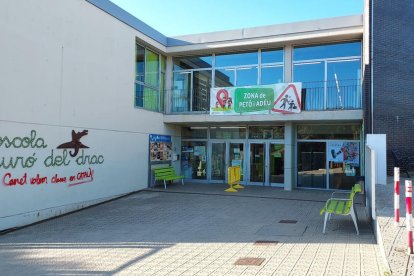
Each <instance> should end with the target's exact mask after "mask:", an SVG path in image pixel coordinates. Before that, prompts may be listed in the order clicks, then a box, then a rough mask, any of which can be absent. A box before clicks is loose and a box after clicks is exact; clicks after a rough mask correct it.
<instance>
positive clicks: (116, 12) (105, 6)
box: [86, 0, 167, 46]
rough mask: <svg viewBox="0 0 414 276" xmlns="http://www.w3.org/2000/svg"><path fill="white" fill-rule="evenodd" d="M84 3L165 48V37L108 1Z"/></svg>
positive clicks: (100, 0) (99, 0) (97, 0)
mask: <svg viewBox="0 0 414 276" xmlns="http://www.w3.org/2000/svg"><path fill="white" fill-rule="evenodd" d="M86 1H87V2H89V3H90V4H92V5H94V6H95V7H97V8H99V9H101V10H102V11H104V12H106V13H107V14H109V15H111V16H113V17H115V18H116V19H118V20H119V21H121V22H123V23H125V24H126V25H128V26H130V27H131V28H133V29H135V30H137V31H138V32H140V33H143V34H144V35H146V36H148V37H149V38H152V39H153V40H155V41H156V42H158V43H161V44H162V45H164V46H167V37H166V36H165V35H163V34H162V33H160V32H159V31H157V30H155V29H154V28H152V27H151V26H149V25H148V24H146V23H144V22H143V21H141V20H139V19H138V18H136V17H135V16H133V15H132V14H130V13H129V12H127V11H125V10H124V9H122V8H120V7H119V6H117V5H115V4H114V3H112V2H111V1H109V0H86Z"/></svg>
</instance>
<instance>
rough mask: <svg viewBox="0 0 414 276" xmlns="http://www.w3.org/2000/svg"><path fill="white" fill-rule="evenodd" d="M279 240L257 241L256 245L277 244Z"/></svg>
mask: <svg viewBox="0 0 414 276" xmlns="http://www.w3.org/2000/svg"><path fill="white" fill-rule="evenodd" d="M278 243H279V241H256V242H255V243H254V245H276V244H278Z"/></svg>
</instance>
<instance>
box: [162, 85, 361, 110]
mask: <svg viewBox="0 0 414 276" xmlns="http://www.w3.org/2000/svg"><path fill="white" fill-rule="evenodd" d="M165 94H166V95H170V97H171V98H170V100H169V104H170V107H169V108H166V109H165V110H166V113H167V114H179V113H184V114H192V113H209V112H210V91H208V90H206V89H198V90H192V91H191V90H171V91H168V93H165ZM361 97H362V94H361V81H360V80H359V79H348V80H339V81H335V80H333V81H318V82H302V91H301V99H302V101H301V106H302V111H321V110H352V109H361ZM167 102H168V100H167V99H166V103H167Z"/></svg>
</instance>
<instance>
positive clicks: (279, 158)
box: [248, 141, 285, 187]
mask: <svg viewBox="0 0 414 276" xmlns="http://www.w3.org/2000/svg"><path fill="white" fill-rule="evenodd" d="M284 158H285V147H284V144H280V143H275V142H271V141H254V142H250V143H249V161H250V164H249V174H248V175H249V180H248V182H249V184H252V185H261V186H276V187H277V186H280V187H283V185H284Z"/></svg>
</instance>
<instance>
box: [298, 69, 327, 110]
mask: <svg viewBox="0 0 414 276" xmlns="http://www.w3.org/2000/svg"><path fill="white" fill-rule="evenodd" d="M324 64H325V63H324V62H315V63H305V64H294V66H293V77H294V81H297V82H302V108H303V109H304V110H323V109H324V90H325V88H324V87H325V81H324V79H325V65H324Z"/></svg>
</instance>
